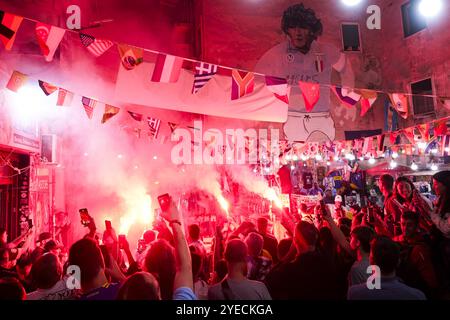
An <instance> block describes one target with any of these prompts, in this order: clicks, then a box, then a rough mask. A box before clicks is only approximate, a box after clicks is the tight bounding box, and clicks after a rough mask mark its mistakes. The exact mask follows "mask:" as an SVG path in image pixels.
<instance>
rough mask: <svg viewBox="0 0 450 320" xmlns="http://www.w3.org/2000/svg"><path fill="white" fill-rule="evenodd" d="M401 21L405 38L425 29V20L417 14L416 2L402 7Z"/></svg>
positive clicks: (412, 1)
mask: <svg viewBox="0 0 450 320" xmlns="http://www.w3.org/2000/svg"><path fill="white" fill-rule="evenodd" d="M402 20H403V33H404V35H405V38H406V37H409V36H411V35H413V34H415V33H417V32H419V31H420V30H423V29H425V28H426V27H427V24H426V22H425V18H424V17H423V16H421V15H420V13H419V1H418V0H411V1H409V2H407V3H405V4H404V5H402Z"/></svg>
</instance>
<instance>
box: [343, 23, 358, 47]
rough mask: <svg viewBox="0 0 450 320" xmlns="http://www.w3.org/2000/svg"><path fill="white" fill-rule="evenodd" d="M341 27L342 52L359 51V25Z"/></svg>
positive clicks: (347, 24)
mask: <svg viewBox="0 0 450 320" xmlns="http://www.w3.org/2000/svg"><path fill="white" fill-rule="evenodd" d="M341 27H342V44H343V46H344V51H361V39H360V37H359V25H358V24H357V23H343V24H342V26H341Z"/></svg>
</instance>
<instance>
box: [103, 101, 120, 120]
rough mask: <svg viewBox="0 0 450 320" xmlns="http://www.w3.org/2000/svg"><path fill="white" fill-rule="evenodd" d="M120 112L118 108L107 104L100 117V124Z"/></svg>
mask: <svg viewBox="0 0 450 320" xmlns="http://www.w3.org/2000/svg"><path fill="white" fill-rule="evenodd" d="M119 111H120V108H117V107H114V106H111V105H109V104H105V112H104V113H103V117H102V123H105V122H106V121H108V120H109V119H111V118H112V117H114V116H115V115H116V114H118V113H119Z"/></svg>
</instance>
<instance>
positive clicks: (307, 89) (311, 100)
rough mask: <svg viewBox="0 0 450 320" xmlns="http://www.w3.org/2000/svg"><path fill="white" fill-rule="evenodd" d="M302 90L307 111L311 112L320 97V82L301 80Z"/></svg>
mask: <svg viewBox="0 0 450 320" xmlns="http://www.w3.org/2000/svg"><path fill="white" fill-rule="evenodd" d="M298 85H299V87H300V90H301V91H302V95H303V99H304V100H305V109H306V112H311V111H312V110H313V109H314V106H315V105H316V103H317V102H318V101H319V98H320V86H319V84H318V83H310V82H303V81H299V83H298Z"/></svg>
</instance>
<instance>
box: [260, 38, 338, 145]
mask: <svg viewBox="0 0 450 320" xmlns="http://www.w3.org/2000/svg"><path fill="white" fill-rule="evenodd" d="M344 66H345V55H344V54H341V53H340V51H339V50H338V49H337V48H336V47H334V46H332V45H329V44H323V43H319V42H317V41H314V42H313V43H312V44H311V49H310V50H309V52H308V53H306V54H303V53H301V52H300V51H299V50H297V49H295V48H292V47H291V45H290V41H285V42H283V43H281V44H279V45H277V46H275V47H273V48H272V49H270V50H269V51H267V52H266V53H265V54H264V55H263V56H262V57H261V59H260V60H259V61H258V63H257V65H256V68H255V71H256V72H259V73H264V74H266V75H271V76H276V77H281V78H286V79H287V80H288V84H289V86H290V95H289V116H288V120H287V122H286V123H285V125H284V133H285V135H286V138H287V139H288V140H289V141H299V142H304V141H310V140H312V139H311V137H312V136H313V135H314V134H315V133H318V135H314V136H315V137H320V138H321V139H323V140H333V139H334V138H335V127H334V121H333V118H332V117H331V115H330V112H329V111H330V104H331V102H330V99H331V98H330V91H331V89H330V87H329V86H320V99H319V101H318V102H317V104H316V105H315V107H314V109H313V110H312V111H311V112H306V109H305V102H304V99H303V96H302V93H301V90H300V88H299V86H298V83H299V81H304V82H313V83H320V84H326V85H329V84H330V83H331V72H332V69H333V68H334V69H336V70H337V71H338V72H341V71H342V70H343V69H344Z"/></svg>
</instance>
